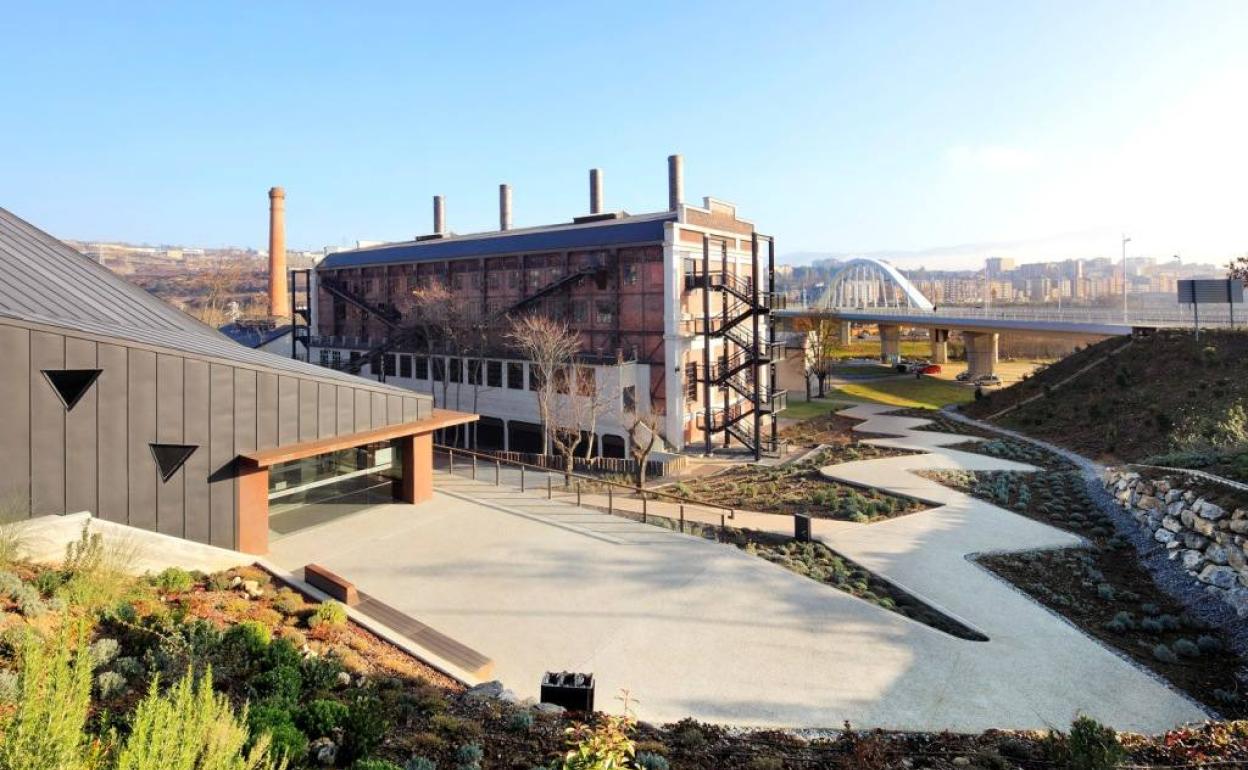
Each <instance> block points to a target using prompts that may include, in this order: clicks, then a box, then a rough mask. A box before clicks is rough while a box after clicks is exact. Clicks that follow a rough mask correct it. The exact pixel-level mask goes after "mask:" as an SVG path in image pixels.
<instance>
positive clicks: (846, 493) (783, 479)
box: [663, 443, 925, 524]
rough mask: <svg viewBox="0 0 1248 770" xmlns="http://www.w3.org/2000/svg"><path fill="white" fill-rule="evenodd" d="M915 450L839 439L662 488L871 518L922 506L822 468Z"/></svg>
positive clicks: (734, 503)
mask: <svg viewBox="0 0 1248 770" xmlns="http://www.w3.org/2000/svg"><path fill="white" fill-rule="evenodd" d="M901 454H910V453H909V452H904V451H901V450H895V449H887V448H880V447H876V446H872V445H870V444H858V443H854V444H849V443H845V444H836V445H833V446H830V447H827V448H824V449H822V450H820V451H818V452H816V453H814V454H813V455H812V456H810V457H807V458H804V459H802V460H801V461H800V462H795V463H789V464H788V465H782V466H777V467H769V466H763V465H753V464H751V465H741V466H736V467H732V468H729V469H728V470H725V471H722V472H720V473H717V474H715V475H713V476H705V477H703V478H700V479H694V480H690V481H683V482H680V483H678V484H675V485H672V486H670V487H667V488H665V489H664V490H663V491H665V492H669V493H671V494H676V495H680V496H682V497H686V498H689V499H691V500H713V501H715V502H716V503H718V504H720V505H723V506H727V507H729V508H735V509H738V510H746V511H757V512H759V513H778V514H783V515H793V514H797V513H801V514H806V515H808V516H811V517H814V518H819V519H840V520H843V521H853V522H858V523H862V524H866V523H869V522H873V521H880V520H882V519H889V518H893V517H895V516H903V515H905V514H908V513H914V512H916V511H921V510H923V509H924V508H925V506H924V505H923V504H922V503H920V502H919V501H917V500H913V499H911V498H906V497H898V496H896V495H889V494H885V493H883V492H880V491H879V490H876V489H860V488H858V487H853V486H850V485H848V484H840V483H837V482H833V481H829V480H828V479H826V478H824V477H823V476H822V475H820V473H819V469H820V468H822V467H824V466H827V465H837V464H840V463H846V462H852V461H855V460H872V459H876V458H880V457H893V456H896V455H901Z"/></svg>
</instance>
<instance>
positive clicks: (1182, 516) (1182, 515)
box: [1170, 505, 1196, 527]
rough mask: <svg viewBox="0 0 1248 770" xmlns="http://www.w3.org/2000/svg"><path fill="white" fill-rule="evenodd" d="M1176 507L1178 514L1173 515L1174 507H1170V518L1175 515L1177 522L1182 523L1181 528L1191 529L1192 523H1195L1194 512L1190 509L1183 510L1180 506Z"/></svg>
mask: <svg viewBox="0 0 1248 770" xmlns="http://www.w3.org/2000/svg"><path fill="white" fill-rule="evenodd" d="M1178 507H1179V512H1178V514H1175V512H1174V510H1173V509H1174V508H1175V506H1173V505H1172V506H1170V508H1171V511H1170V515H1171V516H1175V515H1177V516H1178V517H1179V521H1181V522H1183V526H1185V527H1191V526H1192V522H1194V521H1196V512H1195V511H1193V510H1192V509H1191V508H1183V507H1182V506H1181V505H1180V506H1178Z"/></svg>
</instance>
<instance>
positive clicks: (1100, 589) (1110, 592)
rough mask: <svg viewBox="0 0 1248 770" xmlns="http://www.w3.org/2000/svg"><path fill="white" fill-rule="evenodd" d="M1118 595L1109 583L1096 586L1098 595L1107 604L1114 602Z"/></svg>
mask: <svg viewBox="0 0 1248 770" xmlns="http://www.w3.org/2000/svg"><path fill="white" fill-rule="evenodd" d="M1116 593H1117V592H1116V591H1114V587H1113V586H1111V585H1110V584H1109V583H1098V584H1097V586H1096V595H1097V596H1099V597H1101V598H1102V599H1104V600H1105V601H1107V602H1112V601H1113V600H1114V596H1115V594H1116Z"/></svg>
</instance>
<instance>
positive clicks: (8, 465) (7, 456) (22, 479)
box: [0, 326, 30, 510]
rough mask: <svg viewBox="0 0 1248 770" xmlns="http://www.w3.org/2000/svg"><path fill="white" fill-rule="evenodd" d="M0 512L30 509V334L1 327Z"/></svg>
mask: <svg viewBox="0 0 1248 770" xmlns="http://www.w3.org/2000/svg"><path fill="white" fill-rule="evenodd" d="M0 361H3V362H4V365H3V366H0V425H3V426H4V436H5V439H4V440H3V441H0V509H2V508H8V507H13V508H16V509H18V510H26V508H27V507H28V506H29V505H30V332H29V331H28V330H26V329H16V328H14V327H12V326H0Z"/></svg>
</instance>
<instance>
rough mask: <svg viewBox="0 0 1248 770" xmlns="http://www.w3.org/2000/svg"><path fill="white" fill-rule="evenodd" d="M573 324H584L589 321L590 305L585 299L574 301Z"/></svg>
mask: <svg viewBox="0 0 1248 770" xmlns="http://www.w3.org/2000/svg"><path fill="white" fill-rule="evenodd" d="M571 315H572V323H578V324H583V323H585V322H586V321H588V320H589V303H588V302H586V301H585V300H583V299H574V300H572V314H571Z"/></svg>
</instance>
